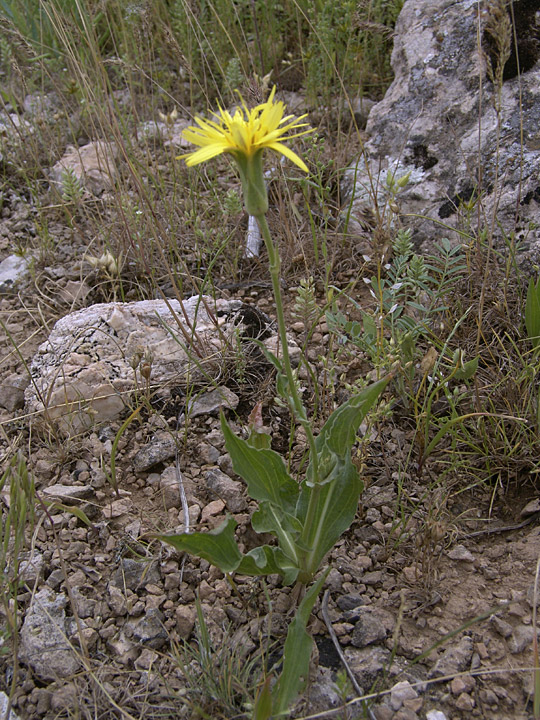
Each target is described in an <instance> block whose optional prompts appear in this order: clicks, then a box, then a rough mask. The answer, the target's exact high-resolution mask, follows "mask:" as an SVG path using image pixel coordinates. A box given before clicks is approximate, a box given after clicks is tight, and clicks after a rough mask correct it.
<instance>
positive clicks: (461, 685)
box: [450, 675, 476, 695]
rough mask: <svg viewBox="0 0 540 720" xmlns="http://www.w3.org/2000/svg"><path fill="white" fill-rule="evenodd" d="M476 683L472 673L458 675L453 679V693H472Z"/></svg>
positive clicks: (451, 685)
mask: <svg viewBox="0 0 540 720" xmlns="http://www.w3.org/2000/svg"><path fill="white" fill-rule="evenodd" d="M475 685H476V683H475V681H474V678H473V677H471V675H458V676H457V677H455V678H453V679H452V682H451V683H450V690H451V691H452V695H461V693H470V692H471V691H472V690H474V687H475Z"/></svg>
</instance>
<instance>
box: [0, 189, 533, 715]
mask: <svg viewBox="0 0 540 720" xmlns="http://www.w3.org/2000/svg"><path fill="white" fill-rule="evenodd" d="M29 225H30V223H29V212H28V210H27V209H25V204H24V202H20V203H18V204H17V203H14V204H13V205H9V204H7V205H5V206H4V210H3V218H2V226H1V232H0V234H1V236H2V237H3V252H4V254H5V253H6V252H7V250H8V248H9V247H11V245H10V244H11V243H12V242H13V237H14V235H15V234H16V233H17V232H22V233H24V232H26V231H27V230H28V228H29ZM56 229H57V231H59V232H60V231H61V233H62V234H61V236H60V238H59V239H58V244H59V246H61V247H62V248H63V249H64V252H63V254H59V256H58V258H57V261H56V262H54V263H51V264H49V265H46V266H42V267H41V268H39V273H36V274H35V275H32V274H31V273H30V274H27V275H26V276H25V277H23V278H22V279H21V280H19V281H18V283H17V284H16V286H15V287H11V288H8V289H6V292H4V294H3V295H2V298H1V300H0V312H1V318H2V323H3V326H4V328H3V334H4V342H3V344H2V348H3V350H2V354H3V357H2V365H1V372H2V397H1V399H0V403H1V404H2V406H3V409H2V415H1V427H2V436H3V439H2V453H3V457H4V465H6V464H7V463H8V461H9V459H10V457H11V456H12V454H13V452H14V450H15V449H18V450H21V451H22V452H24V453H25V455H26V456H27V460H28V466H29V468H30V470H31V472H32V473H33V475H34V477H35V484H36V491H37V497H38V498H39V502H40V507H39V508H38V512H37V519H36V522H35V524H34V526H33V528H32V529H31V533H30V534H31V537H30V536H29V537H28V540H29V549H28V551H27V553H26V554H25V556H24V558H23V560H24V562H23V564H22V565H21V570H20V573H21V574H20V581H21V582H20V585H19V588H18V591H17V606H18V609H17V622H18V626H19V638H18V647H17V658H18V664H17V666H16V665H15V664H14V655H13V645H12V642H13V638H12V640H11V642H10V640H9V639H8V638H6V640H5V645H4V648H5V650H6V652H5V654H4V655H3V657H2V660H1V663H2V675H1V677H2V684H3V690H4V691H5V692H9V686H10V680H11V678H12V674H13V673H14V672H17V673H18V679H17V689H16V692H15V695H14V698H13V708H14V710H15V712H16V713H17V715H18V716H19V717H21V718H53V717H74V716H78V717H90V716H91V715H94V713H97V714H99V716H101V717H109V716H125V717H128V716H129V717H141V718H146V717H157V716H160V717H163V716H168V715H169V714H170V715H174V716H176V717H188V718H190V717H198V716H199V715H197V713H196V709H195V708H196V707H197V706H200V707H202V708H203V709H204V710H205V712H206V713H207V715H204V716H205V717H232V716H233V714H231V713H233V710H231V708H233V707H234V702H236V701H237V698H238V697H240V692H239V689H237V690H236V692H235V688H234V687H232V688H231V687H229V688H228V690H227V692H228V695H227V697H228V698H229V701H230V706H229V707H227V706H226V703H225V701H224V700H223V697H218V696H217V694H216V693H214V696H215V697H214V698H212V692H209V691H208V688H207V683H208V680H202V679H201V676H200V675H197V670H196V669H195V668H196V667H198V666H197V664H196V662H195V660H193V659H190V657H189V656H187V655H186V653H185V651H182V649H181V648H182V643H183V642H184V641H187V642H188V643H191V644H192V646H193V647H197V645H196V643H195V637H196V632H197V627H196V626H197V613H196V606H195V597H196V594H198V596H199V598H200V601H201V608H202V612H203V614H204V618H205V622H206V624H207V628H208V631H209V634H210V637H211V640H212V643H213V647H214V648H215V650H214V656H213V657H212V659H211V663H212V668H213V669H212V674H213V675H214V680H216V682H217V679H218V678H224V679H227V678H228V681H231V675H234V674H235V673H236V676H237V677H236V679H235V682H237V683H240V682H241V679H240V678H241V671H242V668H243V666H245V664H246V663H247V661H248V660H249V658H251V657H254V656H256V654H257V652H258V651H259V650H260V648H261V646H262V647H265V648H267V649H268V648H269V647H270V646H271V643H272V642H276V643H277V645H276V647H277V648H279V643H280V642H282V641H283V634H284V632H285V629H286V624H287V615H288V613H289V611H290V609H291V597H290V596H291V589H290V588H283V587H281V586H280V584H279V582H278V579H277V578H270V579H269V582H268V583H267V587H266V589H264V588H263V585H262V583H261V582H260V581H258V580H254V579H248V578H241V577H237V578H236V579H235V587H234V588H233V587H232V586H231V584H230V583H229V582H228V581H227V580H226V579H225V578H224V577H223V575H222V574H221V573H220V572H219V571H217V570H216V569H215V568H212V567H210V566H209V565H208V563H207V562H205V561H199V560H197V559H194V558H190V557H180V556H178V555H177V554H176V553H175V552H174V551H172V550H171V548H169V547H168V546H164V545H162V544H161V543H160V542H158V541H157V540H156V539H155V538H154V537H153V535H154V533H156V532H163V531H170V530H174V529H177V530H179V531H180V530H181V529H182V528H183V522H184V519H183V511H182V505H181V498H180V493H179V488H178V484H177V463H178V468H179V469H180V471H181V475H182V477H183V481H184V487H185V491H186V495H187V502H188V505H189V514H190V522H191V525H192V526H193V527H197V528H199V529H208V530H210V529H212V528H214V527H216V526H217V525H218V524H219V523H220V522H221V521H222V520H223V518H224V517H225V514H226V513H231V514H232V515H234V516H235V518H236V520H237V522H238V523H239V531H238V537H239V540H240V542H241V543H243V544H244V545H245V546H246V547H250V546H252V545H253V543H254V542H255V537H254V535H253V532H252V531H251V530H250V526H249V517H250V512H251V511H252V509H253V504H252V503H250V502H249V501H248V499H247V497H246V495H245V492H244V490H243V487H242V485H241V483H240V482H239V479H238V478H237V477H235V476H234V474H233V472H232V468H231V463H230V459H229V457H228V455H227V453H226V452H225V449H224V443H223V439H222V435H221V431H220V428H219V422H218V419H217V417H216V413H215V412H214V409H213V408H212V407H211V406H207V407H206V408H205V407H203V408H202V410H201V413H200V414H197V413H194V417H192V418H191V420H190V421H189V424H188V425H185V426H181V427H178V425H177V423H178V415H179V412H180V410H181V402H182V401H181V400H179V399H178V398H176V399H175V398H171V399H170V401H169V403H165V404H164V405H163V406H162V407H161V408H160V409H157V408H156V409H155V411H154V413H153V414H151V415H148V414H146V415H144V414H143V416H141V419H140V420H139V421H138V422H136V423H135V422H134V423H132V424H131V425H130V426H129V427H128V428H127V429H126V431H125V432H124V433H123V435H122V436H121V438H120V441H119V443H118V449H117V455H116V467H117V471H116V472H117V483H118V491H117V492H115V489H114V488H113V487H112V485H111V482H110V461H111V460H110V459H111V452H112V443H113V442H114V440H115V437H116V434H117V432H118V430H119V427H120V425H121V421H122V420H121V419H118V420H115V421H112V422H109V423H107V422H106V423H96V424H95V426H93V427H89V428H88V429H86V430H84V431H82V432H80V433H78V434H77V435H75V436H73V437H66V436H58V435H55V434H54V433H53V432H52V431H51V429H50V428H49V429H48V430H45V429H44V428H43V427H39V426H38V425H36V427H38V428H39V429H36V430H33V429H32V428H34V426H35V423H34V421H35V418H31V417H28V416H27V415H26V414H25V407H24V405H23V395H22V391H23V388H24V386H25V385H27V384H28V381H27V378H28V374H27V371H26V364H27V363H29V362H30V360H31V358H32V357H33V356H34V354H35V352H36V350H37V347H38V345H39V344H40V343H41V342H43V341H44V340H45V339H46V338H47V336H48V334H49V332H50V330H51V328H52V325H53V323H54V321H55V320H56V319H57V318H59V317H61V316H63V315H64V314H66V313H67V312H69V310H70V309H73V307H74V306H77V302H72V303H71V306H70V305H68V304H67V303H65V302H64V303H62V302H61V301H59V302H53V300H52V295H51V294H50V291H49V292H48V291H47V288H48V287H49V283H50V284H53V283H54V286H55V287H56V288H57V290H58V291H59V293H60V290H61V289H64V290H65V289H66V288H68V287H70V283H77V282H79V281H80V268H79V265H78V260H77V258H78V256H79V255H80V253H81V251H82V250H83V248H82V247H81V246H77V244H76V240H74V237H73V235H70V234H69V233H68V232H67V231H65V229H64V230H62V229H61V227H60V226H59V227H58V228H56ZM47 292H48V294H47V297H46V300H45V301H44V302H43V300H42V298H43V296H44V295H45V293H47ZM234 295H235V297H237V298H242V299H243V300H244V301H245V302H246V303H248V304H255V305H256V306H257V307H258V308H259V309H261V310H263V311H266V312H268V313H270V314H271V312H272V303H271V299H270V297H269V295H268V291H267V290H266V289H264V288H263V289H260V290H257V289H248V290H237V291H236V292H235V293H234ZM90 297H91V294H90ZM293 299H294V294H293V293H292V292H291V293H289V294H288V302H289V303H290V304H292V302H293ZM83 304H84V305H86V304H88V299H85V300H84V302H81V301H78V305H79V306H80V305H83ZM303 331H304V327H303V326H302V323H301V322H298V321H296V322H293V321H292V320H291V334H292V335H293V336H295V337H296V339H297V340H298V342H299V343H301V342H302V334H303ZM328 341H329V335H328V332H327V327H326V325H325V323H324V322H322V323H321V324H320V325H319V327H318V328H317V329H316V332H315V333H314V335H313V336H312V338H311V343H310V346H309V351H308V354H309V357H310V359H311V361H312V362H313V363H314V365H315V366H317V367H318V369H319V370H320V369H322V365H321V362H322V359H323V358H324V356H325V353H326V352H327V343H328ZM346 370H347V368H346ZM348 370H351V368H350V367H349V368H348ZM259 372H260V369H259ZM246 387H249V392H246ZM235 390H236V392H238V393H239V395H240V398H239V410H238V412H239V416H238V417H237V418H235V417H234V414H233V413H231V416H230V417H231V421H232V422H233V426H234V424H235V423H236V427H237V428H238V430H239V431H240V430H241V424H242V422H245V419H246V410H247V409H248V408H249V407H250V406H252V404H253V401H254V399H256V400H264V401H266V402H267V403H269V399H270V398H271V397H272V396H273V390H272V376H271V373H270V371H269V370H268V369H267V374H266V376H265V377H262V376H259V381H258V384H257V385H256V386H254V385H253V384H251V385H248V386H244V391H242V390H241V389H240V390H239V386H238V384H237V385H236V386H235ZM269 408H270V410H269V416H268V422H269V423H270V424H271V425H272V429H273V431H274V434H275V436H276V437H279V436H280V435H281V436H283V431H284V430H283V426H284V425H285V426H286V424H287V417H286V416H285V415H284V414H283V411H280V410H279V408H275V407H274V408H272V407H271V404H269ZM122 419H123V418H122ZM164 438H169V439H170V438H173V439H174V440H175V442H173V443H171V442H166V440H164ZM411 439H412V437H411V431H410V430H409V429H408V428H407V426H406V425H405V426H404V427H400V426H399V422H398V421H392V422H390V423H387V424H385V426H383V428H382V429H381V431H380V433H379V434H378V435H377V436H375V437H374V438H373V439H372V441H371V443H370V444H369V451H368V454H367V456H366V457H365V458H364V460H365V463H366V490H365V492H364V494H363V496H362V502H361V507H360V508H359V512H358V516H357V519H356V521H355V523H354V524H353V526H352V527H351V529H350V530H349V531H348V532H347V533H346V535H345V536H344V537H343V538H342V540H341V541H340V542H339V543H338V545H337V547H336V548H335V549H334V550H333V552H332V553H331V555H330V557H329V558H328V563H329V565H330V567H331V568H332V569H331V571H330V574H329V577H328V580H327V582H326V586H325V588H326V589H327V590H328V598H327V602H328V616H329V619H330V622H331V625H332V627H333V631H334V632H335V634H336V636H337V638H338V641H339V644H340V646H341V648H342V650H343V654H344V656H345V658H346V660H347V663H348V664H349V666H350V668H351V669H352V672H353V673H354V676H355V678H356V681H357V683H358V684H359V685H360V687H361V688H362V690H363V691H364V692H365V693H370V692H379V691H382V694H381V695H379V696H377V697H376V698H375V699H374V700H373V702H372V705H371V712H372V713H373V715H371V717H373V716H374V717H376V718H377V719H378V720H385V719H388V720H391V719H395V720H398V719H401V720H414V719H415V718H429V719H430V720H443V718H447V719H448V720H451V719H452V720H457V718H470V717H480V718H490V719H494V720H495V719H496V718H500V719H501V720H502V719H503V718H509V717H512V718H528V717H532V715H531V705H530V697H531V690H532V681H533V675H532V670H531V668H532V665H533V637H534V633H535V631H534V627H533V594H534V593H533V585H534V577H535V569H536V563H537V559H538V552H539V546H540V536H539V529H538V528H537V527H536V525H535V523H534V522H529V523H528V524H527V525H524V526H522V527H519V528H517V529H509V530H507V529H504V528H505V527H507V526H510V525H512V524H515V523H516V522H518V521H519V520H520V511H521V510H522V508H523V507H524V506H525V504H526V503H527V501H528V500H530V499H532V498H533V494H532V493H531V492H530V491H529V495H528V496H527V494H526V493H523V494H521V495H519V496H516V497H511V492H510V491H509V493H507V494H506V495H504V496H500V497H497V499H496V502H495V505H494V507H493V512H492V522H490V523H489V524H488V525H487V527H488V528H489V529H488V530H487V529H484V530H483V531H482V528H485V527H486V522H485V521H486V518H487V517H488V513H489V504H490V500H491V499H492V492H491V489H490V488H487V489H486V490H484V491H478V490H477V491H474V492H469V493H465V494H463V495H455V497H454V500H453V501H451V502H450V501H448V495H446V496H445V497H443V495H444V493H443V491H442V490H441V489H440V490H439V492H440V493H441V495H440V497H436V496H434V495H433V493H432V492H430V491H428V487H430V486H431V483H430V478H429V472H428V473H427V475H424V477H423V478H422V479H419V478H417V477H415V476H414V474H412V473H410V472H403V471H402V469H401V468H402V467H403V461H404V458H405V457H406V455H407V451H408V447H409V445H410V442H411ZM301 449H302V448H301V440H300V441H299V442H298V443H297V446H295V447H293V454H294V453H297V454H301ZM108 476H109V477H108ZM6 490H7V489H6V488H4V492H3V495H2V503H3V513H4V516H5V513H6V508H7V504H8V503H9V494H8V493H7V491H6ZM47 500H53V501H54V500H56V501H60V502H61V505H59V504H56V505H55V504H54V503H53V504H51V505H49V506H48V508H47V509H46V510H45V507H44V506H43V503H44V502H45V501H47ZM71 507H78V508H80V509H81V510H83V511H84V513H85V515H86V517H87V518H88V520H89V524H88V525H87V524H86V523H85V522H83V520H82V519H81V516H77V515H75V514H74V512H73V511H72V510H71V509H70V508H71ZM533 510H534V508H533ZM532 517H534V516H532ZM479 531H480V532H479ZM29 532H30V531H29ZM2 592H3V593H4V594H5V593H6V592H7V586H5V585H4V587H3V590H2ZM11 607H13V604H12V605H11ZM5 612H6V609H5V607H4V608H3V613H4V615H5ZM311 631H312V633H313V634H314V636H315V639H316V641H317V652H316V653H315V654H314V656H313V663H312V677H311V682H310V687H309V690H308V692H307V694H306V698H305V703H306V704H304V703H302V704H301V705H300V706H299V707H298V708H297V710H296V711H295V715H294V716H295V717H303V716H304V715H306V714H309V713H313V712H316V711H322V710H327V709H329V708H332V707H337V706H339V705H340V704H342V703H343V702H344V701H345V700H346V699H352V698H353V697H354V696H355V694H354V693H353V692H352V691H351V688H350V686H347V685H346V684H344V683H343V681H341V691H339V690H338V686H339V683H338V686H336V685H335V684H334V682H333V681H335V680H336V678H339V677H340V676H339V675H338V673H339V671H340V669H341V668H342V664H341V662H340V659H339V657H338V655H337V653H336V651H335V649H334V647H333V645H332V642H331V639H330V632H329V628H328V626H327V624H326V622H325V619H324V617H323V612H322V607H321V602H320V601H319V603H318V604H317V606H316V611H315V612H314V614H313V619H312V622H311ZM430 649H431V651H430ZM190 668H191V670H190ZM235 668H236V670H235ZM190 673H191V675H192V676H193V677H194V678H195V680H194V681H193V680H192V681H191V682H190V681H189V680H187V679H186V678H187V677H189V675H190ZM244 679H245V678H244ZM235 698H236V699H235ZM241 711H242V708H237V710H236V711H235V712H236V716H238V713H241ZM362 712H363V710H362V708H361V706H350V707H349V708H348V709H347V710H343V711H342V712H341V717H360V716H362ZM366 712H367V711H366ZM202 716H203V715H201V717H202Z"/></svg>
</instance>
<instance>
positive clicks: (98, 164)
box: [50, 140, 118, 195]
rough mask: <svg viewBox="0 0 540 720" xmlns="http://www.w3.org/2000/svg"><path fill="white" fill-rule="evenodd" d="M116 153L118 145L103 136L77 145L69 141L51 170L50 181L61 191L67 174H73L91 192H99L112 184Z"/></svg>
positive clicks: (114, 173) (108, 188) (109, 187)
mask: <svg viewBox="0 0 540 720" xmlns="http://www.w3.org/2000/svg"><path fill="white" fill-rule="evenodd" d="M117 154H118V148H117V146H116V145H115V144H114V143H109V142H106V141H105V140H95V141H94V142H90V143H87V144H86V145H83V146H82V147H77V148H75V147H73V146H72V145H68V146H67V148H66V152H65V153H64V155H63V156H62V158H61V159H60V160H59V161H58V162H57V163H56V164H55V165H54V166H53V167H52V168H51V170H50V178H51V183H52V184H53V185H57V186H59V189H60V190H61V191H63V190H64V187H65V183H66V182H67V180H66V178H67V177H68V176H72V177H75V178H76V179H77V180H78V182H79V183H80V184H81V185H82V186H83V187H84V188H86V189H87V190H89V191H90V192H92V193H94V195H101V193H103V192H104V191H105V190H110V189H111V188H112V187H113V184H114V178H115V176H116V174H117V170H116V167H115V162H114V159H115V157H116V156H117Z"/></svg>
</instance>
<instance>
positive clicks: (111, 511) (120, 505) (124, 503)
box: [101, 498, 133, 520]
mask: <svg viewBox="0 0 540 720" xmlns="http://www.w3.org/2000/svg"><path fill="white" fill-rule="evenodd" d="M132 508H133V503H132V502H131V500H130V499H129V498H120V500H113V501H112V502H110V503H108V504H107V505H105V507H104V508H103V509H102V511H101V512H102V513H103V516H104V517H105V518H107V520H111V519H112V518H117V517H121V516H122V515H127V514H128V513H130V512H131V510H132Z"/></svg>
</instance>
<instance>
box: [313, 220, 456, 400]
mask: <svg viewBox="0 0 540 720" xmlns="http://www.w3.org/2000/svg"><path fill="white" fill-rule="evenodd" d="M435 250H436V254H433V255H431V256H428V257H426V258H424V257H422V256H420V255H418V254H416V253H414V249H413V245H412V241H411V232H410V230H399V231H398V232H397V235H396V238H395V240H394V242H393V244H392V256H393V260H392V262H391V263H390V264H388V265H387V266H386V275H385V276H384V277H383V268H381V266H380V264H378V266H377V268H378V269H377V274H376V275H373V276H372V277H371V278H366V279H365V282H366V283H367V284H368V287H369V292H370V294H371V296H372V298H373V300H374V301H375V302H374V307H373V309H372V310H369V311H368V310H364V309H362V308H361V307H360V306H359V305H358V304H357V303H356V302H354V301H353V300H351V302H352V303H353V304H354V305H355V306H356V307H357V308H358V309H359V311H360V314H361V318H362V319H361V321H358V320H349V319H348V318H347V317H346V316H345V315H344V314H343V312H341V311H340V310H338V309H337V308H336V307H334V308H333V309H331V310H329V311H328V312H327V313H326V318H327V322H328V326H329V328H331V329H332V331H333V332H335V333H337V334H338V335H339V336H340V337H341V338H342V344H347V343H349V342H351V343H353V345H355V346H356V347H358V348H359V349H360V350H362V351H363V352H365V353H366V354H367V356H368V357H369V359H370V361H371V362H372V363H373V365H374V366H375V367H376V368H378V369H379V371H380V372H381V374H382V373H385V372H389V371H391V370H392V369H397V370H398V371H397V372H396V375H395V380H394V382H395V386H396V389H397V391H398V394H399V396H400V398H401V399H402V401H403V402H404V403H405V404H406V405H407V406H408V405H409V403H410V399H411V397H412V396H413V395H414V394H415V392H416V391H415V386H414V383H415V376H416V375H417V370H418V368H417V363H418V362H419V361H420V359H421V358H422V355H423V354H424V352H425V348H424V349H423V348H422V346H421V345H420V344H419V343H420V340H430V339H431V340H436V334H435V331H436V325H437V324H440V323H441V321H443V320H444V319H445V316H446V312H447V310H448V302H449V300H448V297H449V293H450V291H451V290H452V289H453V285H454V283H455V282H456V281H457V280H458V279H459V278H461V277H463V275H464V274H465V272H466V271H467V266H466V263H465V261H464V258H463V256H462V251H461V248H460V247H459V246H455V247H452V246H451V244H450V242H449V241H448V240H446V239H443V240H442V241H441V243H440V244H439V245H436V246H435ZM421 374H422V373H421ZM420 379H421V378H420Z"/></svg>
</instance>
